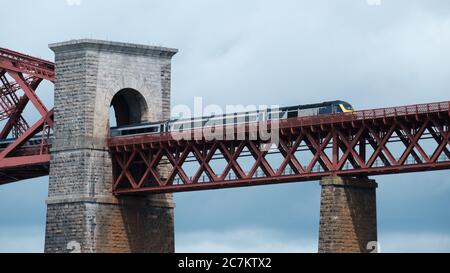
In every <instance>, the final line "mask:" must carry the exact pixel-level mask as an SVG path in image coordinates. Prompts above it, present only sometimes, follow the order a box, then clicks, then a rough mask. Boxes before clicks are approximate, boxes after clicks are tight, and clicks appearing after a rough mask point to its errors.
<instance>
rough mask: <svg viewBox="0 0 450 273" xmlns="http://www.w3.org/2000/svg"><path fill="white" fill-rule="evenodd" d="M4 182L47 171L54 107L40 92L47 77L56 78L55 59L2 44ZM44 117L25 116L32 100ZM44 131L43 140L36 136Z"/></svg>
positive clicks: (0, 156) (0, 162)
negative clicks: (30, 119) (29, 119)
mask: <svg viewBox="0 0 450 273" xmlns="http://www.w3.org/2000/svg"><path fill="white" fill-rule="evenodd" d="M0 80H1V82H0V121H3V122H2V124H4V125H3V127H2V128H1V131H0V141H5V140H6V139H13V141H11V142H10V143H9V142H8V143H6V144H5V142H2V147H1V148H0V184H4V183H9V182H14V181H17V180H21V179H28V178H33V177H38V176H42V175H47V174H48V170H49V161H50V155H49V148H50V139H49V137H50V134H51V130H52V128H53V110H48V109H47V108H46V106H45V105H44V103H43V102H42V101H41V100H40V98H39V97H38V95H37V94H36V90H37V88H38V86H39V85H40V83H41V82H42V81H43V80H48V81H51V82H54V80H55V67H54V64H53V63H52V62H49V61H45V60H41V59H38V58H35V57H31V56H28V55H25V54H22V53H19V52H15V51H11V50H8V49H4V48H0ZM30 101H31V103H32V104H33V106H34V107H35V108H36V110H37V111H38V112H39V114H40V118H39V120H38V121H37V122H35V123H34V124H32V125H29V123H28V122H27V121H26V119H25V118H24V117H23V111H24V109H25V107H26V106H27V104H28V102H30ZM36 135H40V136H41V137H40V138H39V140H36V138H34V139H33V140H30V139H31V138H33V137H36Z"/></svg>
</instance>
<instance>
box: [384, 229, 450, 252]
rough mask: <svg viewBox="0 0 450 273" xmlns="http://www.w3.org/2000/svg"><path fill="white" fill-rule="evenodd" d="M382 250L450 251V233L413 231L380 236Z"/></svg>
mask: <svg viewBox="0 0 450 273" xmlns="http://www.w3.org/2000/svg"><path fill="white" fill-rule="evenodd" d="M379 241H380V249H381V252H395V253H398V252H401V253H404V252H413V253H414V252H443V253H448V252H450V234H448V233H430V232H417V233H415V232H411V233H402V232H398V233H386V234H381V235H380V236H379Z"/></svg>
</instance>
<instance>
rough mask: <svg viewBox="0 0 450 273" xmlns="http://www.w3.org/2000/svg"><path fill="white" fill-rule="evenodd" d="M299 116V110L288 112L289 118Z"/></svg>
mask: <svg viewBox="0 0 450 273" xmlns="http://www.w3.org/2000/svg"><path fill="white" fill-rule="evenodd" d="M297 116H298V110H292V111H289V112H288V115H287V118H296V117H297Z"/></svg>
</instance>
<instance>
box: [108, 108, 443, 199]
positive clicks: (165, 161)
mask: <svg viewBox="0 0 450 273" xmlns="http://www.w3.org/2000/svg"><path fill="white" fill-rule="evenodd" d="M449 110H450V102H442V103H432V104H422V105H412V106H405V107H396V108H386V109H376V110H366V111H358V112H355V113H353V114H338V115H333V116H321V117H313V118H291V119H287V120H281V121H280V124H279V133H280V134H279V138H280V139H279V143H278V145H277V147H276V149H275V150H276V153H279V154H280V155H281V156H282V162H281V164H276V165H277V166H278V168H276V166H275V164H274V163H273V162H270V160H268V159H267V158H266V157H267V155H268V152H267V151H263V150H261V149H260V146H261V144H262V141H261V140H259V139H256V140H249V139H244V140H229V141H227V140H222V141H219V140H212V141H207V140H205V139H203V140H196V141H183V140H181V141H176V140H174V138H173V137H172V136H171V135H170V134H167V133H166V134H161V135H140V136H129V137H116V138H110V139H109V147H110V152H111V154H112V160H113V170H114V172H113V177H114V181H113V182H114V183H113V185H114V189H113V190H114V192H115V193H116V194H128V193H145V192H154V193H159V192H177V191H189V190H204V189H217V188H226V187H239V186H251V185H264V184H274V183H282V182H296V181H307V180H317V179H320V178H322V177H324V176H329V175H341V176H368V175H381V174H393V173H405V172H419V171H430V170H442V169H449V168H450V151H449V148H450V139H449V138H450V132H449V121H450V118H449ZM269 127H270V124H269ZM253 129H254V128H253ZM253 129H252V128H251V127H250V126H246V135H247V136H250V135H252V134H253V133H255V132H252V130H253ZM188 133H189V134H191V135H194V134H195V132H194V131H190V132H188ZM206 139H211V137H210V136H209V137H208V138H206ZM423 141H428V142H427V143H425V144H427V146H430V145H428V144H432V146H433V147H431V148H432V152H431V153H427V152H426V151H425V148H424V147H422V146H425V145H424V144H421V142H423ZM430 141H431V142H432V143H430ZM244 150H245V151H244ZM399 152H400V153H399ZM305 153H306V155H307V156H303V155H305ZM308 153H309V156H308ZM395 153H398V154H399V155H398V156H395V155H394V154H395ZM218 154H219V155H220V157H222V158H223V159H224V160H225V161H226V166H225V168H224V170H223V172H222V171H220V172H219V173H216V171H215V170H213V167H212V166H211V162H212V161H213V160H214V157H217V155H218ZM244 156H247V157H248V156H251V157H252V158H253V161H254V163H253V165H252V166H251V167H250V168H248V171H245V170H244V167H243V165H244V164H240V162H239V161H240V160H239V159H240V158H241V157H244ZM190 161H196V162H198V169H197V170H196V171H195V173H194V174H193V175H192V176H189V175H187V174H186V170H185V169H184V168H183V167H184V165H186V164H187V162H190ZM164 168H166V169H168V172H167V173H166V174H164V173H163V172H162V171H161V170H162V169H164ZM202 174H204V175H202Z"/></svg>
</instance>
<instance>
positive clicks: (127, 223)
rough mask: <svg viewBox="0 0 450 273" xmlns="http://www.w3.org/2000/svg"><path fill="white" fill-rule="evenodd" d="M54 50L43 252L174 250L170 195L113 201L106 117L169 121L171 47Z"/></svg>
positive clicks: (66, 45)
mask: <svg viewBox="0 0 450 273" xmlns="http://www.w3.org/2000/svg"><path fill="white" fill-rule="evenodd" d="M50 48H51V49H52V50H53V51H54V52H55V59H56V60H55V62H56V84H55V103H54V104H55V108H54V109H55V113H54V120H55V130H54V134H55V141H54V143H53V146H52V154H51V155H52V158H51V163H50V181H49V197H48V201H47V226H46V236H45V251H46V252H72V251H74V252H77V251H81V252H173V251H174V219H173V207H174V204H173V200H172V195H170V194H166V195H150V196H132V197H120V198H116V197H115V196H113V194H112V192H111V189H112V185H111V183H112V163H111V158H110V155H109V153H108V150H107V143H106V140H107V137H108V135H109V112H110V107H113V108H114V110H115V114H116V120H117V124H118V125H125V124H131V123H136V122H142V121H156V120H163V119H167V118H168V117H169V115H170V76H171V58H172V56H173V55H175V54H176V52H177V50H176V49H170V48H163V47H153V46H143V45H134V44H125V43H115V42H106V41H97V40H75V41H69V42H63V43H57V44H51V45H50Z"/></svg>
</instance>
